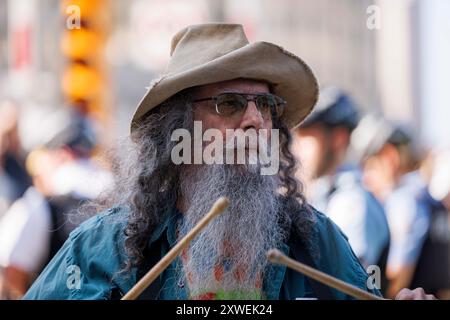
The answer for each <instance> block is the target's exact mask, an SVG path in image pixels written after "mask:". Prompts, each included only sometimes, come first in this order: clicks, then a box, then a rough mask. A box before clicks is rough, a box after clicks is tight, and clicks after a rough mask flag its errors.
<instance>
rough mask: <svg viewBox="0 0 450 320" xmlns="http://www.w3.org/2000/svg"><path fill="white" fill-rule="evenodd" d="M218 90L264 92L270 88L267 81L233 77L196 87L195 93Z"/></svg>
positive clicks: (213, 92)
mask: <svg viewBox="0 0 450 320" xmlns="http://www.w3.org/2000/svg"><path fill="white" fill-rule="evenodd" d="M220 92H245V93H264V92H270V89H269V84H268V83H267V82H264V81H260V80H252V79H233V80H228V81H222V82H216V83H211V84H207V85H203V86H198V87H197V88H196V93H197V94H204V93H209V94H217V93H220Z"/></svg>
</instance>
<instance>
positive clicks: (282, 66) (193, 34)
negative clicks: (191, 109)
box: [131, 23, 318, 130]
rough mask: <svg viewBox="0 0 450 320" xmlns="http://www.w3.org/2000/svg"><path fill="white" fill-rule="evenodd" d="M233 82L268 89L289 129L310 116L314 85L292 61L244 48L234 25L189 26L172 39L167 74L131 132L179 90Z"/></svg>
mask: <svg viewBox="0 0 450 320" xmlns="http://www.w3.org/2000/svg"><path fill="white" fill-rule="evenodd" d="M238 78H245V79H254V80H261V81H265V82H268V83H269V84H271V88H272V90H273V93H274V94H276V95H278V96H280V97H282V98H283V99H284V100H286V102H287V104H286V107H285V110H284V113H283V115H282V118H283V120H284V121H285V122H286V123H287V125H288V126H289V127H290V128H291V127H294V126H296V125H298V124H299V123H300V122H301V121H302V120H303V119H304V118H305V117H306V116H307V115H308V114H309V113H310V112H311V110H312V108H313V106H314V104H315V103H316V100H317V95H318V85H317V80H316V78H315V77H314V74H313V73H312V71H311V69H310V68H309V67H308V66H307V65H306V63H305V62H303V60H302V59H300V58H299V57H297V56H296V55H294V54H292V53H290V52H288V51H286V50H284V49H283V48H281V47H280V46H277V45H275V44H272V43H269V42H255V43H249V42H248V40H247V37H246V35H245V33H244V29H243V27H242V25H239V24H217V23H210V24H199V25H192V26H188V27H186V28H184V29H183V30H181V31H179V32H178V33H177V34H176V35H175V36H174V37H173V39H172V43H171V49H170V61H169V64H168V66H167V70H166V72H165V74H164V75H163V76H162V77H160V78H159V79H157V80H154V81H153V83H152V84H151V86H150V88H149V90H148V92H147V93H146V95H145V96H144V98H143V99H142V100H141V102H140V103H139V105H138V107H137V109H136V111H135V113H134V116H133V119H132V122H131V130H133V128H135V127H136V126H137V125H139V123H140V121H141V120H142V119H143V117H144V116H145V115H146V114H148V113H149V112H150V111H151V110H152V109H153V108H155V107H156V106H158V105H159V104H161V103H162V102H164V101H165V100H167V99H168V98H170V97H171V96H173V95H174V94H176V93H178V92H180V91H182V90H184V89H187V88H190V87H195V86H201V85H205V84H210V83H215V82H221V81H226V80H232V79H238Z"/></svg>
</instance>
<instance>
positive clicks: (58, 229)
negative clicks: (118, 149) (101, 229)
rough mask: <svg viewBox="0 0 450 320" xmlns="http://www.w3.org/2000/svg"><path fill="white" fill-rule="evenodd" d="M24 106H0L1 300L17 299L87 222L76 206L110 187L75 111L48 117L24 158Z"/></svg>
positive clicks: (93, 140) (87, 125) (91, 133)
mask: <svg viewBox="0 0 450 320" xmlns="http://www.w3.org/2000/svg"><path fill="white" fill-rule="evenodd" d="M18 112H19V108H18V106H17V105H15V104H14V102H13V101H3V102H1V104H0V119H1V122H0V150H1V153H0V298H2V299H17V298H20V297H21V296H22V295H23V294H24V293H25V292H26V290H27V289H28V288H29V286H30V285H31V284H32V282H33V280H34V279H35V278H36V277H37V275H38V274H39V273H40V272H41V271H42V270H43V268H44V267H45V265H46V264H47V263H48V262H49V261H50V259H51V258H52V257H53V256H54V254H55V253H56V252H57V251H58V250H59V249H60V247H61V246H62V244H63V243H64V242H65V240H66V239H67V237H68V236H69V234H70V232H71V231H72V230H73V229H75V228H76V227H77V226H78V225H79V224H80V223H81V222H82V221H83V220H84V219H86V218H87V217H86V216H81V215H78V214H76V208H78V207H79V206H81V205H82V204H83V203H84V202H86V200H89V199H93V198H96V197H97V196H98V195H99V194H100V193H101V192H102V191H103V190H104V189H105V188H107V187H108V186H111V185H112V175H111V173H110V172H109V170H108V168H107V167H105V164H104V162H99V161H97V158H96V156H95V154H96V148H97V145H98V143H97V140H98V139H97V135H96V132H95V128H94V126H93V124H92V121H90V120H89V119H88V117H86V116H85V115H83V114H80V113H78V112H75V111H64V110H60V111H56V112H54V113H51V114H49V115H47V116H46V117H45V121H44V122H43V123H41V128H38V130H36V132H37V134H40V135H41V136H40V137H39V139H38V141H40V143H39V145H38V146H37V147H36V148H35V149H33V150H31V151H30V152H28V153H27V154H25V153H24V152H23V150H22V148H21V145H20V140H19V139H18V119H19V114H18Z"/></svg>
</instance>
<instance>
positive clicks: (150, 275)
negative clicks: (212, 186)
mask: <svg viewBox="0 0 450 320" xmlns="http://www.w3.org/2000/svg"><path fill="white" fill-rule="evenodd" d="M229 203H230V202H229V200H228V199H227V198H225V197H222V198H219V199H218V200H217V201H216V202H215V203H214V205H213V206H212V208H211V210H210V211H209V212H208V213H207V214H206V215H205V216H204V217H203V218H202V219H201V220H200V221H199V222H198V223H197V224H196V225H195V227H194V228H192V230H191V231H189V233H188V234H187V235H185V236H184V237H183V238H182V239H181V240H180V241H179V242H178V243H177V244H176V245H175V246H174V247H173V248H172V249H171V250H170V251H169V252H168V253H167V254H166V255H165V256H164V257H163V258H162V259H161V260H160V261H159V262H158V263H157V264H155V265H154V266H153V268H151V269H150V271H148V272H147V273H146V274H145V276H143V277H142V279H141V280H139V281H138V282H137V283H136V284H135V285H134V286H133V288H131V289H130V291H128V293H127V294H126V295H124V296H123V297H122V299H121V300H135V299H136V298H137V297H138V296H139V295H140V294H141V293H142V292H143V291H144V290H145V289H146V288H147V287H148V286H149V285H150V284H151V283H152V282H153V281H154V280H155V279H156V278H157V277H158V276H159V275H160V274H161V273H162V272H163V271H164V270H165V269H166V268H167V267H168V266H169V265H170V264H171V263H172V261H173V260H175V259H176V257H177V256H178V255H179V254H180V252H181V251H182V250H183V249H184V248H186V247H187V246H188V245H189V243H190V242H191V240H192V239H193V238H194V237H195V236H196V235H197V234H198V233H199V232H200V231H201V230H202V229H203V228H205V227H206V225H207V224H208V223H209V222H210V221H211V220H212V219H214V218H215V217H217V216H218V215H219V214H221V213H222V212H223V211H224V210H225V209H226V208H227V207H228V205H229Z"/></svg>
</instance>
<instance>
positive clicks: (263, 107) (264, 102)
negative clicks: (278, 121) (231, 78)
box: [192, 92, 286, 119]
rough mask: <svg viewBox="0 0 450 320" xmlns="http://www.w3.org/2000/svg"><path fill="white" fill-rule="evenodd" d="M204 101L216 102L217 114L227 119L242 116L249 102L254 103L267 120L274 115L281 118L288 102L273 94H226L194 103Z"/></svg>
mask: <svg viewBox="0 0 450 320" xmlns="http://www.w3.org/2000/svg"><path fill="white" fill-rule="evenodd" d="M202 101H214V106H215V109H216V113H217V114H219V115H221V116H225V117H228V116H237V115H242V114H243V113H244V112H245V110H246V109H247V105H248V102H249V101H253V102H254V103H255V104H256V107H257V109H258V111H259V112H260V113H261V115H262V116H263V117H264V118H266V119H267V118H270V117H271V116H273V115H275V116H277V117H279V116H281V115H282V113H283V111H284V107H285V105H286V101H284V100H283V99H282V98H280V97H278V96H276V95H274V94H271V93H257V94H246V93H235V92H224V93H221V94H219V95H217V96H215V97H208V98H202V99H197V100H194V101H192V102H202Z"/></svg>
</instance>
